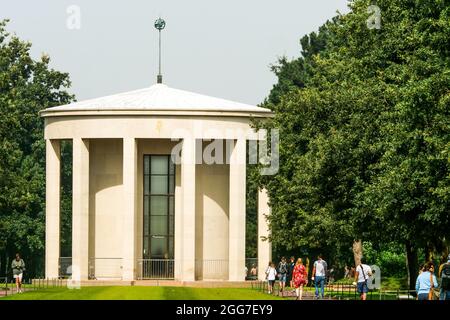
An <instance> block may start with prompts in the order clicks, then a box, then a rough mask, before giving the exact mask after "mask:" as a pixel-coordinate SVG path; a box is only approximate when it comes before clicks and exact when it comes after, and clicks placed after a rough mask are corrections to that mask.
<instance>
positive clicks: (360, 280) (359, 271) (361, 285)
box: [353, 258, 372, 300]
mask: <svg viewBox="0 0 450 320" xmlns="http://www.w3.org/2000/svg"><path fill="white" fill-rule="evenodd" d="M371 276H372V269H371V268H370V267H369V266H368V265H367V264H364V263H363V258H361V263H360V264H359V266H357V267H356V272H355V282H353V285H356V286H357V290H358V293H359V295H360V298H361V300H366V299H367V292H369V285H368V280H369V278H370V277H371Z"/></svg>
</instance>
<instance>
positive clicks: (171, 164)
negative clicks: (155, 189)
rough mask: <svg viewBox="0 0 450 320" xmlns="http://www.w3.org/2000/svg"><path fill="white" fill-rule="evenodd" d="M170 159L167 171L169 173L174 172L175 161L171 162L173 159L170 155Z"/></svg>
mask: <svg viewBox="0 0 450 320" xmlns="http://www.w3.org/2000/svg"><path fill="white" fill-rule="evenodd" d="M169 159H170V161H169V173H170V174H175V163H173V159H172V157H169Z"/></svg>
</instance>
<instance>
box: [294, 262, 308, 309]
mask: <svg viewBox="0 0 450 320" xmlns="http://www.w3.org/2000/svg"><path fill="white" fill-rule="evenodd" d="M292 277H293V278H294V287H295V293H296V294H297V299H300V300H302V295H303V286H304V285H305V284H307V283H308V274H307V273H306V268H305V266H304V265H303V261H302V258H298V259H297V263H296V264H295V267H294V271H293V272H292Z"/></svg>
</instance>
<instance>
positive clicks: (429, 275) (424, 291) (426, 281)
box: [416, 262, 438, 300]
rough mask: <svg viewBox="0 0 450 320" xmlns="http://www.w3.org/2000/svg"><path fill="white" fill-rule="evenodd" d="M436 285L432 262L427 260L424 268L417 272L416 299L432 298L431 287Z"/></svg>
mask: <svg viewBox="0 0 450 320" xmlns="http://www.w3.org/2000/svg"><path fill="white" fill-rule="evenodd" d="M437 286H438V282H437V279H436V276H435V275H434V265H433V262H428V263H427V264H426V265H425V270H424V271H423V272H422V273H421V274H419V276H418V277H417V280H416V292H417V300H433V289H434V288H436V287H437Z"/></svg>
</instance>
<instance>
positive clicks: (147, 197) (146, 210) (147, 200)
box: [144, 196, 150, 215]
mask: <svg viewBox="0 0 450 320" xmlns="http://www.w3.org/2000/svg"><path fill="white" fill-rule="evenodd" d="M149 198H150V197H149V196H144V215H148V214H150V212H149V211H148V202H149Z"/></svg>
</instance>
